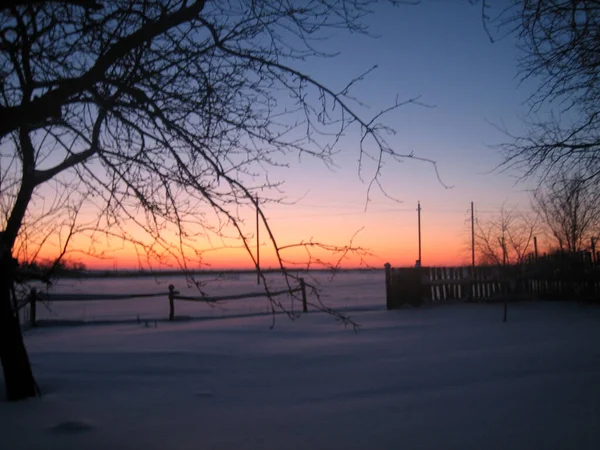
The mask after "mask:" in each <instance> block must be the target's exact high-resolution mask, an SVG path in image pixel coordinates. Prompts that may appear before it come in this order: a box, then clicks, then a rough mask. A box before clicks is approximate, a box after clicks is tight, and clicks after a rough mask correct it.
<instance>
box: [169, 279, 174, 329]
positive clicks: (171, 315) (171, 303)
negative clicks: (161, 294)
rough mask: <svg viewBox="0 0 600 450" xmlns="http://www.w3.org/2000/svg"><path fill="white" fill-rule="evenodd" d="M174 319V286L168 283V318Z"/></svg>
mask: <svg viewBox="0 0 600 450" xmlns="http://www.w3.org/2000/svg"><path fill="white" fill-rule="evenodd" d="M174 319H175V286H173V285H172V284H170V285H169V320H170V321H173V320H174Z"/></svg>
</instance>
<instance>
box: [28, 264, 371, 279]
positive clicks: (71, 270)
mask: <svg viewBox="0 0 600 450" xmlns="http://www.w3.org/2000/svg"><path fill="white" fill-rule="evenodd" d="M19 267H20V269H22V270H23V271H26V272H28V273H39V274H50V276H57V277H61V278H138V277H159V276H160V277H171V276H186V275H187V276H213V277H229V276H232V275H250V274H256V269H204V270H181V269H166V270H161V269H157V270H147V269H136V270H126V269H120V270H101V269H100V270H98V269H87V267H86V266H85V264H83V263H81V262H70V261H66V262H62V261H60V262H59V263H58V264H56V265H53V264H50V263H47V262H42V263H30V264H21V265H20V266H19ZM376 270H382V269H379V268H349V269H336V271H337V272H372V271H376ZM261 272H262V273H265V274H269V273H281V272H282V271H281V269H261ZM289 272H298V273H306V272H314V273H322V272H331V269H309V270H306V269H289Z"/></svg>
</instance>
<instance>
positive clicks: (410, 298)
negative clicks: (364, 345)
mask: <svg viewBox="0 0 600 450" xmlns="http://www.w3.org/2000/svg"><path fill="white" fill-rule="evenodd" d="M561 267H562V268H561ZM385 283H386V306H387V309H395V308H399V307H401V306H403V305H413V306H417V305H421V304H422V303H423V302H426V303H435V302H439V301H445V300H463V301H494V300H507V299H551V300H583V301H590V302H598V301H600V268H599V267H597V266H596V267H592V268H589V267H588V268H586V269H585V270H584V269H582V268H574V267H573V266H556V265H552V266H544V265H540V264H523V265H521V266H476V267H471V266H467V267H411V268H392V267H391V265H390V264H386V265H385Z"/></svg>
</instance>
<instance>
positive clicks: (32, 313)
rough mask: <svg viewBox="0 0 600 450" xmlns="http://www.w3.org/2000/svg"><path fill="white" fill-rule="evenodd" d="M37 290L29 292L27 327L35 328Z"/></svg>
mask: <svg viewBox="0 0 600 450" xmlns="http://www.w3.org/2000/svg"><path fill="white" fill-rule="evenodd" d="M36 303H37V290H36V289H35V288H31V291H29V326H31V327H32V328H33V327H36V326H37V309H36V308H37V307H36Z"/></svg>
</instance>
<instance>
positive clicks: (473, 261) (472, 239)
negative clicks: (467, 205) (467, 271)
mask: <svg viewBox="0 0 600 450" xmlns="http://www.w3.org/2000/svg"><path fill="white" fill-rule="evenodd" d="M471 268H472V270H473V272H474V271H475V209H474V207H473V202H471Z"/></svg>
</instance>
